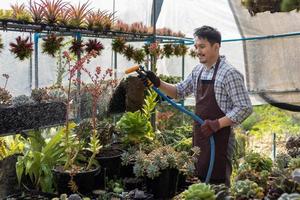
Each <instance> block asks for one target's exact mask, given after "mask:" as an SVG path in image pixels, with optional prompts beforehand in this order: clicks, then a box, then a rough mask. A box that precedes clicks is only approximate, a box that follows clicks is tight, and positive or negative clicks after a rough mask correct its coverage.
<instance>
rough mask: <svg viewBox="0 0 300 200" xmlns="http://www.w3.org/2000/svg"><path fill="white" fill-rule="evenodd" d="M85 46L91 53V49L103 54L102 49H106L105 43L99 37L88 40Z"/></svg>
mask: <svg viewBox="0 0 300 200" xmlns="http://www.w3.org/2000/svg"><path fill="white" fill-rule="evenodd" d="M85 46H86V48H85V50H86V52H88V53H90V52H91V51H95V52H96V54H97V55H101V51H102V50H103V49H104V46H103V44H102V43H101V42H100V41H98V40H97V39H94V40H88V42H87V43H85Z"/></svg>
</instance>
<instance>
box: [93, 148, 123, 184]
mask: <svg viewBox="0 0 300 200" xmlns="http://www.w3.org/2000/svg"><path fill="white" fill-rule="evenodd" d="M122 153H123V151H122V150H121V149H115V148H106V149H105V148H103V149H101V150H100V153H99V154H98V155H96V158H95V159H96V160H97V161H98V163H99V164H100V166H101V172H100V173H99V175H97V176H96V186H97V187H103V186H104V185H105V184H104V182H105V179H106V178H107V179H113V178H117V177H119V176H120V169H121V162H122V161H121V154H122Z"/></svg>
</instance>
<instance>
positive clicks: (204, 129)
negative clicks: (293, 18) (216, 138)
mask: <svg viewBox="0 0 300 200" xmlns="http://www.w3.org/2000/svg"><path fill="white" fill-rule="evenodd" d="M220 128H221V127H220V123H219V120H218V119H215V120H210V119H207V120H205V121H204V123H203V124H202V126H201V133H202V135H203V136H204V137H210V136H211V135H212V134H213V133H215V132H217V131H218V130H220Z"/></svg>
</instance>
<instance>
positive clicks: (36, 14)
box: [29, 0, 44, 23]
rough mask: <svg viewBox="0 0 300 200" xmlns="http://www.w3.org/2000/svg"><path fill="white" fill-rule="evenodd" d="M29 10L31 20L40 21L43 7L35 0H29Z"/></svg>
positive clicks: (42, 15)
mask: <svg viewBox="0 0 300 200" xmlns="http://www.w3.org/2000/svg"><path fill="white" fill-rule="evenodd" d="M29 11H30V14H31V17H32V20H33V22H35V23H41V22H42V20H43V18H44V8H43V7H42V6H41V5H40V4H38V3H36V2H35V1H32V0H30V1H29Z"/></svg>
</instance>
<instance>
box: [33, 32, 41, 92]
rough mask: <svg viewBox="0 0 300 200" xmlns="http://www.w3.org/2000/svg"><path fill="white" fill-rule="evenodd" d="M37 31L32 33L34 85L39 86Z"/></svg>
mask: <svg viewBox="0 0 300 200" xmlns="http://www.w3.org/2000/svg"><path fill="white" fill-rule="evenodd" d="M39 35H40V34H39V33H34V83H35V84H34V87H35V88H38V87H39V59H38V54H39Z"/></svg>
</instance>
